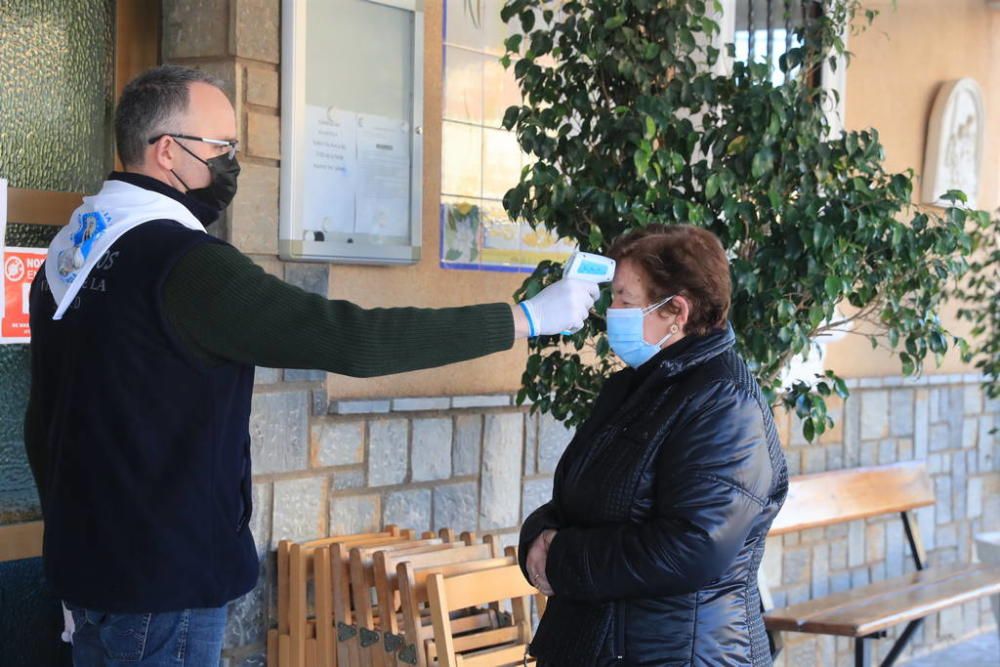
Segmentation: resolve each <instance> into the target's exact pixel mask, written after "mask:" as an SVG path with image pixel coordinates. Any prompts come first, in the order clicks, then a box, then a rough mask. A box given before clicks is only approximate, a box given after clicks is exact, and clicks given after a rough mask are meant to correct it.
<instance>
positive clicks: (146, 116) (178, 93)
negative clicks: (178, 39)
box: [115, 65, 222, 167]
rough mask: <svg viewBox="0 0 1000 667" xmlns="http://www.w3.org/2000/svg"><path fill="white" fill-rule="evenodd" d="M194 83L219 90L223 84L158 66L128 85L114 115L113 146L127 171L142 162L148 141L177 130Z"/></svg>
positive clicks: (198, 73)
mask: <svg viewBox="0 0 1000 667" xmlns="http://www.w3.org/2000/svg"><path fill="white" fill-rule="evenodd" d="M196 81H200V82H202V83H207V84H209V85H212V86H215V87H216V88H219V89H220V90H221V89H222V82H221V81H219V79H217V78H216V77H214V76H212V75H210V74H206V73H205V72H202V71H201V70H196V69H193V68H191V67H182V66H180V65H160V66H159V67H154V68H153V69H150V70H147V71H145V72H143V73H142V74H140V75H139V76H137V77H136V78H134V79H132V80H131V81H129V83H128V85H126V86H125V89H124V90H123V91H122V96H121V98H120V99H119V100H118V109H117V110H116V111H115V144H116V145H117V148H118V156H119V157H120V158H121V161H122V164H123V165H125V166H126V167H130V166H135V165H138V164H140V163H141V162H142V159H143V153H144V152H145V150H146V146H147V145H149V140H150V139H152V138H153V137H155V136H158V135H161V134H166V133H168V132H182V131H183V128H180V127H177V122H178V120H179V117H180V115H181V114H183V113H184V112H185V111H187V107H188V99H189V97H190V96H189V94H188V88H189V87H190V85H191V84H192V83H194V82H196Z"/></svg>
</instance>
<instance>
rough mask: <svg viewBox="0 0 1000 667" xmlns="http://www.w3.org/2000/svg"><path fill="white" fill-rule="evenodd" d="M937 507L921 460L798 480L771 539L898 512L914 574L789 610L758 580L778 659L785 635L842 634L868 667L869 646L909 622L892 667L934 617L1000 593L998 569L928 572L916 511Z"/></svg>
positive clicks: (858, 662) (887, 662)
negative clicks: (776, 606)
mask: <svg viewBox="0 0 1000 667" xmlns="http://www.w3.org/2000/svg"><path fill="white" fill-rule="evenodd" d="M961 492H962V493H964V490H961ZM933 504H934V491H933V485H932V484H931V479H930V476H929V475H928V474H927V469H926V468H925V466H924V465H923V463H918V462H907V463H898V464H894V465H886V466H877V467H871V468H856V469H853V470H841V471H836V472H825V473H818V474H814V475H802V476H800V477H795V478H793V479H792V480H791V481H790V484H789V489H788V498H787V499H786V500H785V505H784V507H782V509H781V512H780V513H779V514H778V516H777V517H776V518H775V520H774V523H773V524H772V526H771V530H770V532H769V533H768V536H769V537H772V536H776V535H784V534H785V533H790V532H793V531H799V530H805V529H808V528H818V527H821V526H830V525H833V524H838V523H844V522H847V521H856V520H860V519H865V518H868V517H873V516H879V515H885V514H893V513H897V512H898V513H899V515H900V517H901V519H902V521H903V529H904V531H905V532H906V539H907V541H908V542H909V546H910V551H911V553H912V555H913V562H914V565H915V566H916V570H917V571H916V572H912V573H909V574H906V575H904V576H902V577H895V578H892V579H887V580H884V581H878V582H875V583H873V584H870V585H868V586H863V587H861V588H854V589H851V590H848V591H844V592H841V593H835V594H832V595H828V596H826V597H822V598H818V599H814V600H808V601H806V602H803V603H801V604H794V605H791V606H788V607H785V608H784V609H773V608H771V603H770V600H771V596H770V594H769V592H768V590H767V586H766V583H765V582H764V581H763V576H761V582H760V583H761V585H760V590H761V604H762V606H763V608H764V622H765V625H766V627H767V630H768V634H769V636H770V638H771V645H772V654H773V656H774V657H777V655H778V653H779V652H780V651H781V648H782V642H781V636H780V633H781V632H804V633H810V634H822V635H837V636H840V637H852V638H853V639H854V647H855V650H854V656H855V659H854V661H855V665H857V666H859V667H860V666H867V665H869V664H871V647H872V640H874V639H878V638H881V637H885V636H886V631H887V630H888V629H889V628H891V627H894V626H896V625H900V624H903V623H905V624H906V627H905V628H904V629H903V632H902V633H901V634H900V636H899V638H898V639H897V640H896V642H895V644H893V646H892V648H891V649H890V651H889V653H888V655H887V656H886V658H885V660H884V661H883V662H882V665H883V666H884V667H888V666H889V665H892V664H893V663H894V662H895V661H896V659H897V658H898V657H899V655H900V654H901V653H902V652H903V650H904V649H905V648H906V644H907V642H909V640H910V638H911V637H912V636H913V633H914V632H916V630H917V628H919V627H920V624H921V623H922V622H923V619H924V618H926V617H927V616H929V615H930V614H933V613H935V612H937V611H940V610H942V609H946V608H948V607H951V606H954V605H959V604H962V603H964V602H968V601H970V600H976V599H978V598H981V597H985V596H988V595H998V594H1000V567H996V566H988V565H978V564H971V565H964V564H959V565H949V566H947V567H936V568H928V567H927V565H928V563H927V555H926V554H925V552H924V547H923V543H922V542H921V539H920V531H919V530H918V527H917V523H916V521H915V519H914V515H913V510H915V509H917V508H919V507H926V506H928V505H933Z"/></svg>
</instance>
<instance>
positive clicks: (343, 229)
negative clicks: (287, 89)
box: [302, 105, 358, 240]
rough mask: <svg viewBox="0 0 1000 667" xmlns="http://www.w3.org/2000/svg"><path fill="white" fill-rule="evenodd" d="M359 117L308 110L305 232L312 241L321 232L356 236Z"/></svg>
mask: <svg viewBox="0 0 1000 667" xmlns="http://www.w3.org/2000/svg"><path fill="white" fill-rule="evenodd" d="M357 126H358V115H357V114H356V113H352V112H350V111H340V110H336V109H328V108H327V107H320V106H312V105H310V106H307V107H306V142H307V146H306V170H305V177H304V185H305V187H304V193H305V198H304V199H305V201H304V204H303V210H302V229H303V231H304V232H305V234H306V235H311V240H312V239H315V238H316V233H317V232H325V233H341V234H351V233H354V232H355V219H356V215H355V208H354V197H355V192H356V190H357V174H358V169H357V165H358V162H357V154H358V149H357Z"/></svg>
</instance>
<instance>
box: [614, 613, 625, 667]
mask: <svg viewBox="0 0 1000 667" xmlns="http://www.w3.org/2000/svg"><path fill="white" fill-rule="evenodd" d="M615 660H617V661H618V662H625V603H624V602H616V603H615Z"/></svg>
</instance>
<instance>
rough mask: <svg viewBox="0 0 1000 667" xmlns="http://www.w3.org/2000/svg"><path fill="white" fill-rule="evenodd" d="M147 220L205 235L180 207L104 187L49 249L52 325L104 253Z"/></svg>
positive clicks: (128, 189) (146, 193)
mask: <svg viewBox="0 0 1000 667" xmlns="http://www.w3.org/2000/svg"><path fill="white" fill-rule="evenodd" d="M151 220H175V221H177V222H179V223H180V224H182V225H184V226H185V227H187V228H188V229H193V230H195V231H200V232H204V231H205V227H204V226H203V225H202V224H201V223H200V222H199V221H198V218H196V217H194V214H192V213H191V211H189V210H188V209H187V207H186V206H184V204H181V203H180V202H179V201H177V200H175V199H171V198H170V197H168V196H166V195H162V194H160V193H159V192H154V191H152V190H146V189H145V188H140V187H139V186H137V185H132V184H131V183H126V182H124V181H105V182H104V186H103V187H102V188H101V191H100V192H98V193H97V194H96V195H92V196H90V197H84V198H83V204H82V205H81V206H80V207H79V208H77V209H76V210H75V211H73V215H72V216H70V219H69V224H67V225H66V226H65V227H63V228H62V229H61V230H60V231H59V233H58V234H56V237H55V238H54V239H53V240H52V243H50V244H49V254H48V259H47V260H46V262H45V277H46V279H47V280H48V283H49V287H50V288H51V289H52V297H53V298H54V299H55V302H56V312H55V314H54V315H53V316H52V319H54V320H61V319H62V316H63V314H64V313H65V312H66V309H67V308H69V306H70V304H72V303H73V300H74V299H76V295H77V292H79V291H80V288H81V287H82V286H83V284H84V283H85V282H86V281H87V276H88V275H89V274H90V271H91V270H92V269H93V268H94V266H96V265H97V263H98V262H99V261H100V259H101V257H103V256H104V253H105V252H107V250H108V248H110V247H111V245H112V244H113V243H114V242H115V241H117V240H118V238H119V237H120V236H121V235H122V234H124V233H125V232H127V231H129V230H130V229H134V228H135V227H138V226H139V225H141V224H142V223H144V222H149V221H151Z"/></svg>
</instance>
